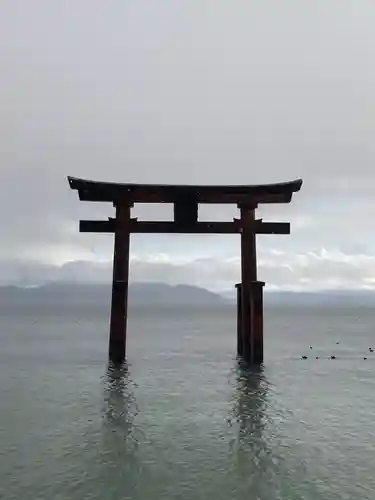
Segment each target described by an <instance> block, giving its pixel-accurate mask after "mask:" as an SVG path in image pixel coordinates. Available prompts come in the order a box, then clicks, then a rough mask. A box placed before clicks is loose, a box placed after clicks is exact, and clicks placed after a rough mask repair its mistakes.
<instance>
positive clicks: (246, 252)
mask: <svg viewBox="0 0 375 500" xmlns="http://www.w3.org/2000/svg"><path fill="white" fill-rule="evenodd" d="M239 208H240V214H241V291H242V298H241V305H242V308H241V309H242V314H241V316H242V346H243V357H244V358H245V360H246V361H247V362H249V363H253V362H254V346H253V344H254V336H253V328H252V327H253V322H252V313H251V305H252V283H253V282H254V281H257V263H256V233H255V208H256V205H255V204H254V205H240V206H239Z"/></svg>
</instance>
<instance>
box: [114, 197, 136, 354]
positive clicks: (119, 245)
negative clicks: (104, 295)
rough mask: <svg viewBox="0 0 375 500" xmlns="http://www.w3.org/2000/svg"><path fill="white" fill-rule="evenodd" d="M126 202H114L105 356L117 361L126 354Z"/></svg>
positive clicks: (128, 250) (127, 229) (128, 206)
mask: <svg viewBox="0 0 375 500" xmlns="http://www.w3.org/2000/svg"><path fill="white" fill-rule="evenodd" d="M131 207H132V204H131V203H128V202H124V203H119V204H115V208H116V222H115V237H114V251H113V278H112V304H111V320H110V329H109V358H110V359H111V360H112V361H114V362H115V363H121V362H122V361H123V360H124V359H125V356H126V332H127V309H128V288H129V252H130V232H131V231H130V210H131Z"/></svg>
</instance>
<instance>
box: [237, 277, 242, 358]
mask: <svg viewBox="0 0 375 500" xmlns="http://www.w3.org/2000/svg"><path fill="white" fill-rule="evenodd" d="M236 289H237V355H238V356H242V355H243V342H242V287H241V283H237V284H236Z"/></svg>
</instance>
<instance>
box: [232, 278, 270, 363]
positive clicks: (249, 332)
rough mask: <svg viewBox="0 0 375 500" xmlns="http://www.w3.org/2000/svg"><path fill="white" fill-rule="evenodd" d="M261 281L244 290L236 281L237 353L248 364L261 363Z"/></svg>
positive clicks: (253, 282) (254, 282)
mask: <svg viewBox="0 0 375 500" xmlns="http://www.w3.org/2000/svg"><path fill="white" fill-rule="evenodd" d="M264 285H265V283H264V282H263V281H252V282H251V283H250V289H248V290H246V287H244V286H243V283H237V284H236V289H237V354H238V355H239V356H242V357H243V358H244V359H245V361H246V362H248V363H250V364H261V363H263V287H264Z"/></svg>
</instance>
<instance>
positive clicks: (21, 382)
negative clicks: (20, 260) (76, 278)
mask: <svg viewBox="0 0 375 500" xmlns="http://www.w3.org/2000/svg"><path fill="white" fill-rule="evenodd" d="M0 313H1V316H0V341H1V344H0V348H1V350H0V377H1V385H0V464H1V465H0V498H1V499H2V500H10V499H17V500H20V499H33V500H44V499H46V500H52V499H53V500H55V499H56V500H58V499H61V500H62V499H64V500H66V499H70V500H75V499H77V500H78V499H79V500H81V499H85V500H89V499H100V500H105V499H142V500H148V499H157V498H160V499H184V500H190V499H191V500H193V499H194V500H198V499H205V500H206V499H207V498H211V499H212V500H213V499H215V500H220V499H226V500H227V499H228V500H229V499H252V500H256V499H262V500H263V499H264V500H274V499H287V500H293V499H322V500H323V499H324V500H330V499H332V500H333V499H337V500H345V499H348V500H349V499H350V500H354V499H356V500H362V499H363V500H364V499H371V500H373V499H374V498H375V353H374V354H372V353H370V352H369V347H370V346H373V347H374V348H375V335H374V333H375V311H373V310H371V309H370V308H363V309H358V308H353V309H350V308H348V309H346V310H341V309H320V310H318V309H308V308H306V309H300V310H295V309H292V308H289V309H277V308H269V309H267V310H266V317H265V365H264V369H263V370H261V371H257V372H253V373H252V372H249V371H246V370H244V369H241V368H240V367H239V366H238V362H237V360H236V357H235V349H236V345H235V343H236V333H235V324H236V319H235V310H234V308H231V307H228V308H225V307H224V308H222V309H211V310H205V311H202V310H201V311H199V310H195V311H192V310H190V311H189V310H172V309H171V310H167V309H165V310H161V309H159V310H151V309H149V310H139V309H137V310H136V309H134V310H132V311H131V313H130V318H129V334H128V360H129V363H128V366H127V368H126V369H124V370H122V371H119V370H116V369H113V368H111V367H110V366H108V363H107V350H108V321H107V317H108V311H107V309H106V308H105V307H102V308H98V307H96V306H95V307H92V308H90V306H85V307H78V306H77V307H75V308H71V307H64V304H61V307H59V308H50V309H48V310H45V308H44V307H43V305H42V304H40V305H36V304H34V305H32V306H30V307H26V306H25V307H23V308H22V309H19V308H12V307H9V305H8V306H7V307H6V308H5V307H3V308H2V309H1V306H0ZM336 342H339V344H336ZM310 345H311V346H312V349H310V347H309V346H310ZM302 355H307V356H308V359H307V360H302V359H301V356H302ZM330 355H336V357H337V359H335V360H332V359H329V356H330ZM316 356H319V359H316ZM364 357H367V358H368V359H367V360H364Z"/></svg>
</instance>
